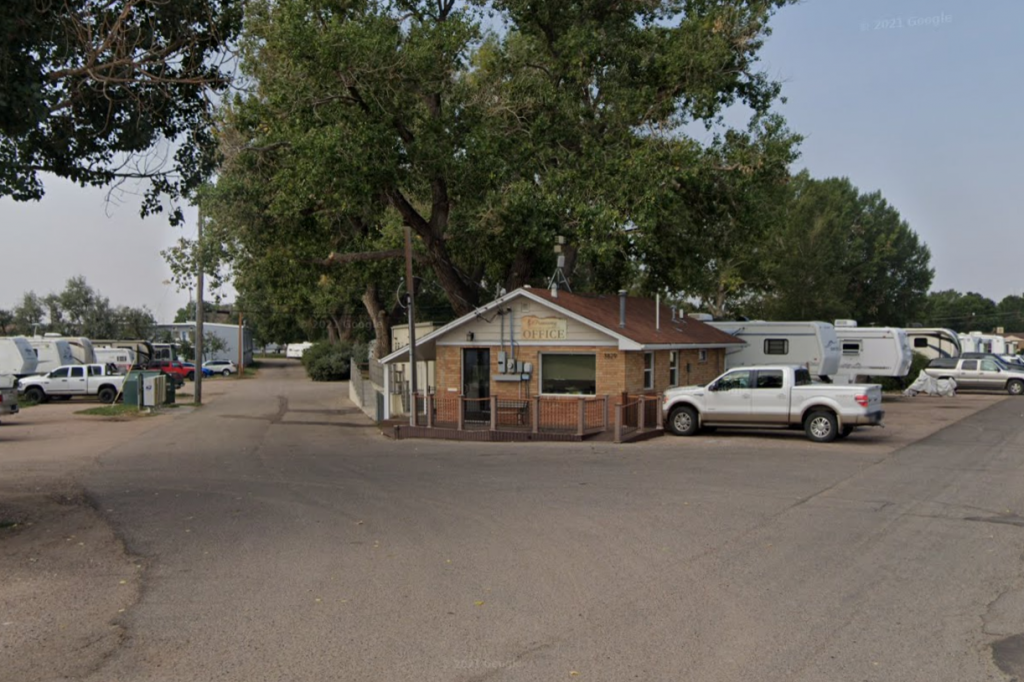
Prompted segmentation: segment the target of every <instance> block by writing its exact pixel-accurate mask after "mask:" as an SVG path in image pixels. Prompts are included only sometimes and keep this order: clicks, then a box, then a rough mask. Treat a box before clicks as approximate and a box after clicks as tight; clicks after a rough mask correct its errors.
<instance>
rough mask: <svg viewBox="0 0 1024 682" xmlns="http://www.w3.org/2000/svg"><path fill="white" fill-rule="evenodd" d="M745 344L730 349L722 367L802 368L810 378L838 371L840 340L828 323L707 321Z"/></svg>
mask: <svg viewBox="0 0 1024 682" xmlns="http://www.w3.org/2000/svg"><path fill="white" fill-rule="evenodd" d="M707 324H709V325H711V326H712V327H714V328H716V329H719V330H721V331H724V332H727V333H729V334H732V335H733V336H736V337H738V338H740V339H742V340H743V341H746V342H747V345H746V346H744V347H742V348H737V349H729V350H728V351H727V352H726V354H725V368H726V369H732V368H733V367H745V366H748V365H767V364H785V365H801V366H803V367H806V368H807V369H808V371H810V373H811V375H812V376H818V377H829V376H832V375H834V374H836V373H837V372H838V371H839V358H840V350H839V338H838V337H837V336H836V330H835V327H833V326H832V325H831V324H829V323H828V322H765V321H763V320H754V321H748V322H734V321H728V322H726V321H722V322H708V323H707Z"/></svg>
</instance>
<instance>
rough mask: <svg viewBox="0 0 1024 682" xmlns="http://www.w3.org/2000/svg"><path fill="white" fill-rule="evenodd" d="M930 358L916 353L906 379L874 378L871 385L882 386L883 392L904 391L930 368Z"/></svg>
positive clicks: (870, 381) (870, 380)
mask: <svg viewBox="0 0 1024 682" xmlns="http://www.w3.org/2000/svg"><path fill="white" fill-rule="evenodd" d="M928 360H929V358H928V356H926V355H923V354H921V353H918V352H916V351H915V352H914V359H913V360H911V361H910V371H909V372H907V376H905V377H873V378H871V379H869V383H872V384H881V385H882V390H883V391H902V390H903V389H905V388H906V387H907V386H909V385H910V384H912V383H914V381H915V380H916V379H917V375H918V374H920V373H921V372H922V370H924V368H925V367H927V366H928Z"/></svg>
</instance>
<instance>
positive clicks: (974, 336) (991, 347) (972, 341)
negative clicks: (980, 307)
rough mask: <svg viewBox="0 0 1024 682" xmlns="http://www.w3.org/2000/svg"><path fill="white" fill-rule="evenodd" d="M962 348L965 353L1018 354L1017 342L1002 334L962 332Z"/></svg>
mask: <svg viewBox="0 0 1024 682" xmlns="http://www.w3.org/2000/svg"><path fill="white" fill-rule="evenodd" d="M959 336H960V350H961V352H963V353H993V354H995V355H1016V354H1017V342H1016V341H1007V340H1006V339H1005V338H1004V337H1003V335H1002V334H984V333H982V332H968V333H966V334H960V335H959Z"/></svg>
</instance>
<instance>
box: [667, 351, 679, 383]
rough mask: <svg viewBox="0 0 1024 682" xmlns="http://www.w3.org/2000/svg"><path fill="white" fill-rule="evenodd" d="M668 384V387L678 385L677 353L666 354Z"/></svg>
mask: <svg viewBox="0 0 1024 682" xmlns="http://www.w3.org/2000/svg"><path fill="white" fill-rule="evenodd" d="M668 384H669V386H678V385H679V351H677V350H673V351H669V354H668Z"/></svg>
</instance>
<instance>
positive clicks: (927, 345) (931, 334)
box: [906, 327, 961, 358]
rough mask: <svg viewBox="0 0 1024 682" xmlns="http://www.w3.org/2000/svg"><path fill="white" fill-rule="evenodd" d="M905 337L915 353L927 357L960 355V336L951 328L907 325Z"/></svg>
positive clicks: (955, 356)
mask: <svg viewBox="0 0 1024 682" xmlns="http://www.w3.org/2000/svg"><path fill="white" fill-rule="evenodd" d="M906 332H907V338H909V339H910V347H911V349H912V350H913V352H915V353H920V354H921V355H924V356H925V357H927V358H958V357H960V353H961V347H960V337H959V335H957V333H956V332H955V331H953V330H952V329H943V328H941V327H908V328H907V330H906Z"/></svg>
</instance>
